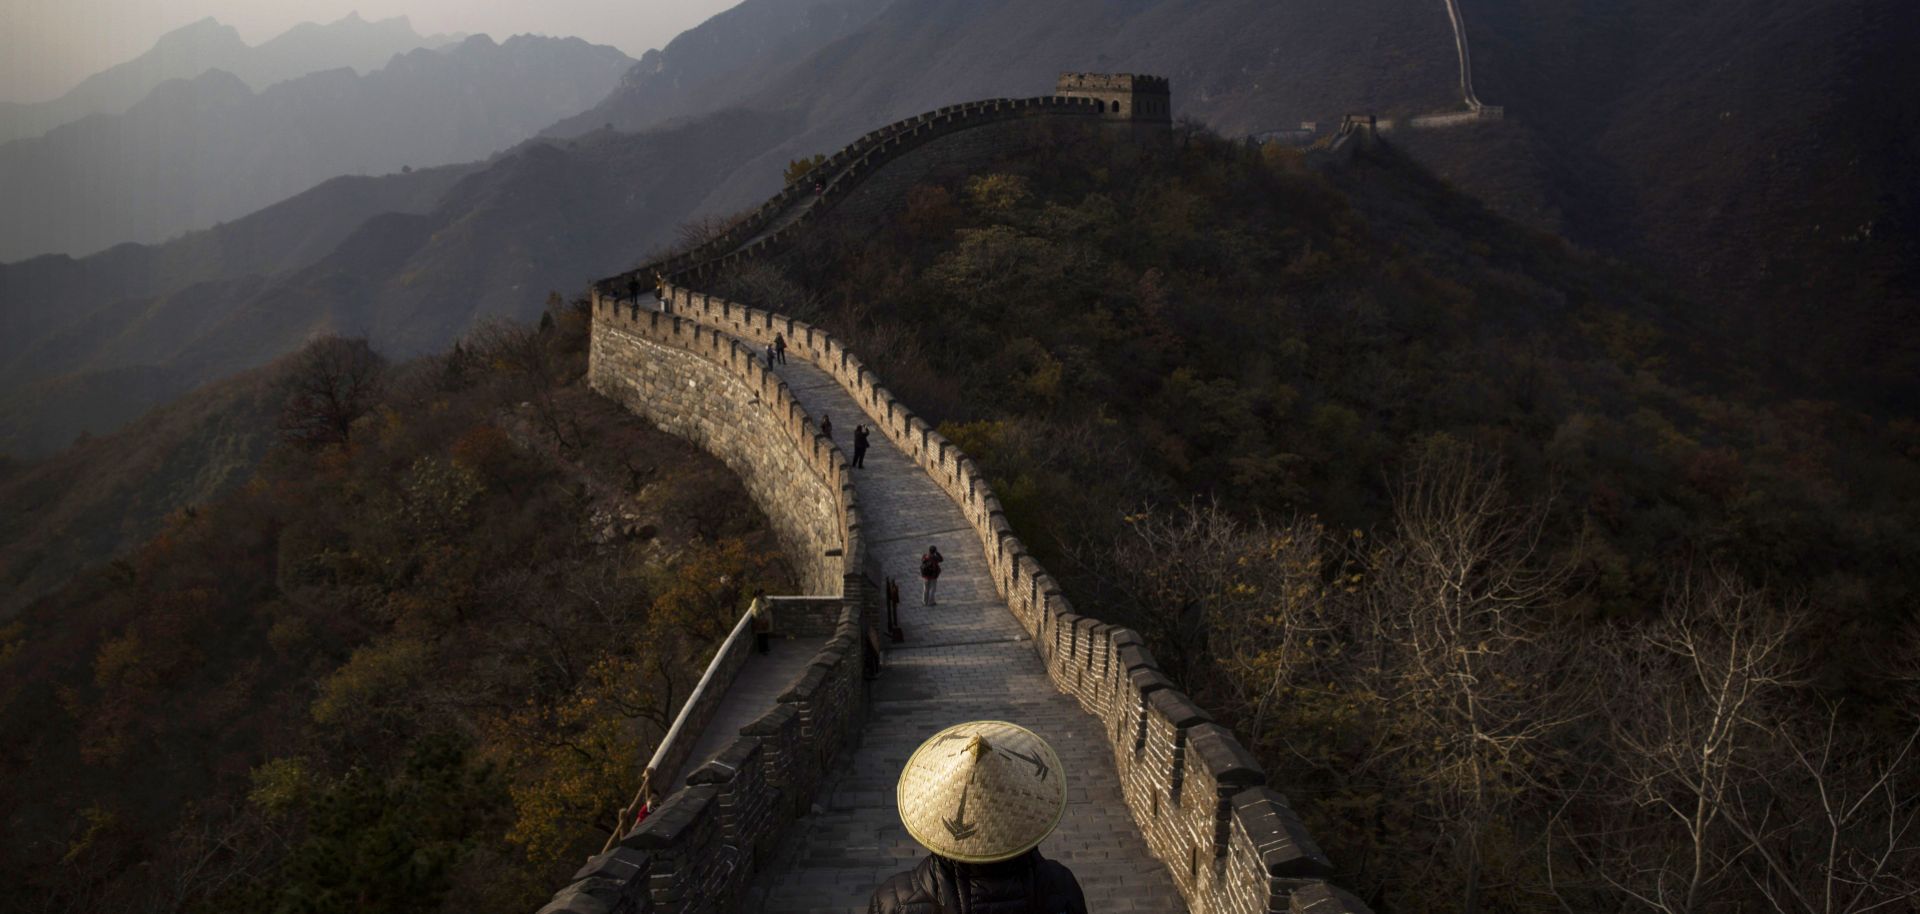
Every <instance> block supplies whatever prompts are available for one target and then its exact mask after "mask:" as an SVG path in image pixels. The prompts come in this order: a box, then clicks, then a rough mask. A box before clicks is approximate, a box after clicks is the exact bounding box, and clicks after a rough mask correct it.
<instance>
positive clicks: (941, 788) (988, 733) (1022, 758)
mask: <svg viewBox="0 0 1920 914" xmlns="http://www.w3.org/2000/svg"><path fill="white" fill-rule="evenodd" d="M896 796H897V798H898V800H899V803H900V821H901V822H903V823H905V824H906V826H907V833H908V834H910V835H912V836H913V838H914V840H916V841H919V842H920V843H921V844H924V845H926V846H927V849H928V850H931V851H933V852H934V853H936V854H939V855H940V856H942V857H946V858H949V859H952V860H958V861H961V862H962V863H992V862H994V861H997V860H1006V859H1009V858H1012V857H1018V856H1020V855H1021V854H1024V853H1026V852H1027V851H1028V850H1030V849H1032V848H1033V847H1035V846H1036V845H1038V844H1039V843H1040V842H1041V840H1042V839H1044V838H1046V836H1047V835H1049V834H1051V833H1052V832H1053V828H1054V826H1056V825H1058V824H1060V814H1061V813H1063V812H1065V811H1066V809H1067V785H1066V776H1065V775H1064V774H1063V773H1062V772H1061V770H1060V757H1059V756H1057V755H1055V754H1053V747H1052V746H1049V745H1047V741H1046V740H1044V739H1041V738H1040V736H1039V735H1038V734H1036V733H1034V732H1033V731H1032V730H1028V729H1027V728H1025V727H1022V726H1018V725H1016V724H1010V723H1006V722H1005V721H998V720H976V721H970V722H968V723H964V724H955V725H954V726H951V727H948V728H947V729H945V730H942V731H940V732H939V733H935V734H934V735H933V738H932V739H929V740H927V741H926V742H924V743H921V744H920V748H919V749H916V750H914V753H913V757H912V758H909V759H907V767H906V770H904V771H902V772H900V786H899V788H898V790H897V792H896Z"/></svg>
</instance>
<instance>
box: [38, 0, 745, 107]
mask: <svg viewBox="0 0 1920 914" xmlns="http://www.w3.org/2000/svg"><path fill="white" fill-rule="evenodd" d="M738 2H739V0H0V99H4V100H7V101H41V100H44V99H48V98H52V97H54V96H57V95H59V94H60V93H62V92H65V91H66V90H68V89H70V88H72V87H73V85H74V84H75V83H77V82H79V81H80V80H82V79H85V78H86V77H87V76H89V75H91V74H93V73H96V72H99V71H100V70H104V69H106V68H107V67H110V66H112V65H114V64H116V63H120V62H121V61H124V60H127V59H129V58H132V57H136V56H138V55H139V54H140V53H141V52H143V51H145V50H147V49H148V48H149V47H152V46H153V42H154V39H156V38H159V37H160V36H161V35H162V34H165V33H166V32H169V31H172V30H174V29H176V28H179V27H180V26H183V25H186V24H188V23H190V22H193V21H195V20H198V19H202V18H205V17H207V16H212V17H213V18H215V19H218V20H220V21H221V22H224V23H226V24H227V25H231V26H233V27H234V28H236V29H239V30H240V37H241V38H242V39H244V40H245V41H246V42H247V43H248V44H259V43H260V42H262V41H265V40H267V39H269V38H272V37H273V36H275V35H278V34H280V33H281V32H284V31H286V30H287V29H288V28H290V27H292V26H294V25H296V24H298V23H301V22H332V21H334V20H336V19H339V18H340V17H342V16H345V15H346V14H348V13H350V12H355V11H358V12H359V13H360V15H361V16H362V17H364V18H366V19H369V20H372V19H386V18H389V17H392V16H406V17H408V18H409V19H411V20H412V21H413V29H414V31H416V32H419V33H420V34H422V35H431V34H434V33H436V32H469V33H474V34H479V33H483V32H484V33H486V34H488V35H492V36H493V37H494V38H495V39H496V40H499V39H505V38H506V37H507V36H509V35H517V34H520V33H522V32H533V33H537V34H543V35H574V36H578V37H581V38H585V39H586V40H588V41H591V42H594V43H596V44H610V45H613V46H614V47H617V48H619V49H620V50H622V51H625V52H627V54H628V55H629V56H633V57H639V56H640V54H641V53H642V52H644V51H646V50H647V49H648V48H656V47H659V46H661V45H663V44H666V43H667V42H668V41H671V40H672V39H673V36H675V35H678V34H680V32H682V31H684V30H686V29H688V28H691V27H692V26H695V25H698V24H699V23H700V21H701V20H703V19H706V18H707V17H708V16H711V15H713V14H714V13H717V12H719V11H721V10H723V9H726V8H728V7H731V6H734V5H735V4H736V3H738Z"/></svg>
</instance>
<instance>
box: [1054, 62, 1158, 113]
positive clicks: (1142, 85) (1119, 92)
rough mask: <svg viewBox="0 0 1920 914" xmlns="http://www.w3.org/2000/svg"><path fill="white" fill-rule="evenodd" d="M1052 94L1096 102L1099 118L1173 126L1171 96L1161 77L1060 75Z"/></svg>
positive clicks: (1117, 74) (1129, 74) (1112, 74)
mask: <svg viewBox="0 0 1920 914" xmlns="http://www.w3.org/2000/svg"><path fill="white" fill-rule="evenodd" d="M1054 94H1055V95H1062V96H1066V97H1067V98H1091V99H1093V100H1095V101H1097V102H1100V103H1101V110H1100V116H1101V117H1104V118H1107V119H1109V120H1116V121H1136V122H1144V123H1149V124H1172V123H1173V93H1172V90H1171V89H1170V88H1169V87H1168V84H1167V78H1166V77H1164V76H1146V75H1143V74H1134V73H1062V74H1060V82H1059V84H1058V85H1057V86H1056V87H1055V88H1054Z"/></svg>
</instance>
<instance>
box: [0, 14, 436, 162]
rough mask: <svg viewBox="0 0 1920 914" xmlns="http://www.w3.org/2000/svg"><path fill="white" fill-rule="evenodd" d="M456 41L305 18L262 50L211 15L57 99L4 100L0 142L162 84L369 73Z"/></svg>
mask: <svg viewBox="0 0 1920 914" xmlns="http://www.w3.org/2000/svg"><path fill="white" fill-rule="evenodd" d="M454 40H456V39H453V38H449V37H447V36H438V35H436V36H433V37H430V38H428V37H422V36H420V35H418V34H416V33H415V32H414V31H413V27H412V26H411V25H410V24H408V22H407V19H406V17H404V16H400V17H395V18H393V19H384V20H381V21H379V22H367V21H366V20H363V19H361V18H360V16H359V14H357V13H353V14H349V15H348V16H347V17H346V18H344V19H341V20H339V21H337V22H333V23H329V24H326V25H318V24H315V23H311V22H309V23H302V24H300V25H297V26H294V27H293V28H292V29H290V30H288V31H287V32H285V33H283V34H281V35H279V36H277V37H275V38H273V39H271V40H269V41H266V42H264V43H262V44H260V45H259V46H257V47H248V46H247V44H246V42H244V41H242V40H241V38H240V33H239V32H237V31H235V30H234V29H233V27H232V26H229V25H221V24H220V23H219V22H216V21H215V20H213V19H211V18H207V19H202V20H200V21H198V22H195V23H193V24H191V25H186V26H182V27H181V28H178V29H175V30H174V31H171V32H168V33H167V34H165V35H162V36H160V40H159V41H157V42H155V43H154V46H153V48H152V49H151V50H149V51H147V52H146V53H145V54H142V55H140V56H139V57H136V58H134V59H133V60H130V61H127V62H125V63H122V64H118V65H115V66H113V67H111V68H108V69H107V70H104V71H102V72H100V73H96V74H94V75H92V76H89V77H87V79H86V80H84V81H82V82H81V83H80V84H79V85H78V86H75V87H74V88H73V89H71V90H69V91H67V92H66V93H65V94H64V95H62V96H60V97H59V98H57V99H53V100H51V101H46V102H38V103H18V102H5V103H0V143H4V142H7V141H9V140H16V139H22V138H25V137H34V136H39V135H41V134H43V133H46V132H47V131H48V130H51V129H53V128H55V127H58V126H60V125H61V124H68V123H72V122H74V121H77V120H79V119H81V118H83V117H86V116H87V115H90V114H119V113H122V112H124V111H126V110H127V109H129V108H131V107H133V106H134V104H135V103H137V102H139V101H140V100H141V99H143V98H145V97H146V96H147V94H148V93H149V92H152V91H153V90H154V89H155V88H157V87H158V86H159V85H160V84H161V83H163V82H166V81H168V80H171V79H191V78H193V77H196V76H199V75H200V74H202V73H205V72H207V71H208V70H225V71H227V72H229V73H232V74H234V75H236V76H238V77H240V79H241V80H242V81H243V82H245V83H246V84H247V85H249V86H251V87H253V88H254V89H264V88H266V87H268V86H271V85H273V84H274V83H277V82H281V81H283V80H288V79H293V78H294V77H297V76H304V75H306V74H308V73H317V72H319V71H321V70H333V69H338V68H340V67H347V68H351V69H353V70H356V71H359V72H361V73H365V72H367V71H369V70H373V69H376V68H378V67H380V66H382V65H384V64H385V63H386V62H387V60H388V59H389V58H391V57H393V55H395V54H403V53H405V52H407V51H411V50H413V49H415V48H423V47H428V48H430V47H439V46H441V45H444V44H448V43H451V42H452V41H454Z"/></svg>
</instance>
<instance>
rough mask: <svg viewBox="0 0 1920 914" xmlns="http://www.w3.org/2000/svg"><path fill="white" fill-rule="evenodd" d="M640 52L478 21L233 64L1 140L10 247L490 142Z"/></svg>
mask: <svg viewBox="0 0 1920 914" xmlns="http://www.w3.org/2000/svg"><path fill="white" fill-rule="evenodd" d="M632 62H633V61H632V60H631V59H629V58H628V57H627V56H626V55H624V54H622V53H620V52H619V51H618V50H615V49H613V48H610V47H606V46H602V45H591V44H588V43H587V42H585V41H582V40H580V39H578V38H566V39H560V38H542V37H534V36H527V35H522V36H518V37H514V38H510V39H508V40H507V41H506V42H504V43H501V44H496V43H494V42H493V40H492V39H490V38H488V37H486V36H484V35H478V36H474V37H472V38H469V39H467V40H465V41H462V42H460V43H458V44H455V45H452V46H449V47H446V48H442V49H438V50H428V49H425V48H420V49H415V50H412V51H408V52H406V53H404V54H399V55H396V56H394V57H393V58H392V59H391V60H390V61H389V62H388V63H387V65H386V66H384V67H382V68H380V69H378V70H374V71H372V72H369V73H367V74H365V75H361V74H358V73H355V72H354V71H353V70H352V69H350V68H346V67H341V68H338V69H331V70H324V71H321V72H318V73H310V74H307V75H305V76H300V77H297V78H294V79H289V80H286V81H284V82H279V83H276V84H274V85H272V86H270V87H268V88H267V89H265V90H262V91H260V92H258V93H256V92H254V91H253V90H252V89H250V88H249V87H248V85H247V83H246V82H245V81H243V80H242V79H241V78H240V77H238V76H236V75H234V74H232V73H229V72H227V71H225V70H218V69H216V70H208V71H206V72H205V73H202V74H200V75H198V76H196V77H194V78H192V79H181V80H170V81H168V82H164V83H162V84H160V86H159V87H157V88H156V89H154V90H153V91H152V92H151V93H150V94H148V96H147V97H146V98H145V99H143V100H141V101H140V103H139V104H136V105H134V106H133V108H132V109H130V110H128V111H127V112H125V113H124V114H116V115H96V116H92V117H87V118H84V119H82V120H80V121H78V122H75V123H72V124H66V125H63V126H60V127H56V128H54V129H53V130H52V131H50V132H48V133H47V134H46V135H45V136H41V137H36V138H32V139H22V140H15V141H13V142H11V143H7V144H5V145H0V197H5V198H6V199H7V200H8V201H10V207H9V209H10V212H9V213H8V217H7V219H6V220H5V221H4V222H0V257H3V258H7V259H18V258H20V257H23V256H30V255H36V254H43V253H56V252H64V253H91V252H93V251H97V250H100V249H102V248H104V247H107V246H109V245H112V244H116V243H120V242H126V241H134V242H154V241H159V240H162V239H164V238H167V237H169V236H172V235H176V234H179V233H180V232H182V231H186V230H191V229H200V228H206V227H208V226H211V225H213V224H215V223H217V222H219V221H222V220H225V219H232V218H235V217H238V216H242V215H245V214H247V213H250V212H253V211H254V210H257V209H260V208H261V207H263V206H266V205H268V204H271V203H274V202H276V201H279V200H283V199H286V198H287V197H289V196H292V195H293V194H295V193H298V192H300V191H303V190H306V189H307V188H309V187H312V186H313V185H315V184H317V183H319V182H321V181H324V180H326V179H327V178H331V177H334V176H336V175H342V174H366V173H374V174H379V173H385V172H388V171H399V170H401V169H403V168H412V167H419V166H428V165H440V164H445V163H448V162H461V161H470V160H473V159H478V158H483V157H485V156H487V155H488V154H490V153H492V152H495V151H497V150H499V149H501V148H504V147H506V146H509V145H512V144H513V143H515V142H518V141H520V140H523V139H525V138H527V137H528V136H531V135H533V134H534V133H536V132H537V131H539V130H540V129H541V128H542V127H545V126H547V125H548V124H550V123H552V122H553V120H554V119H555V118H557V117H561V116H564V115H566V114H568V113H571V112H575V111H578V110H580V109H582V108H585V107H587V106H589V105H592V104H593V103H594V102H596V101H598V100H599V99H601V98H602V97H604V96H605V95H606V94H607V92H608V91H609V90H611V89H612V88H613V86H614V85H615V83H616V81H617V80H618V79H619V78H620V74H621V73H622V72H624V71H625V70H626V69H627V68H628V66H629V65H630V64H632Z"/></svg>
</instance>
